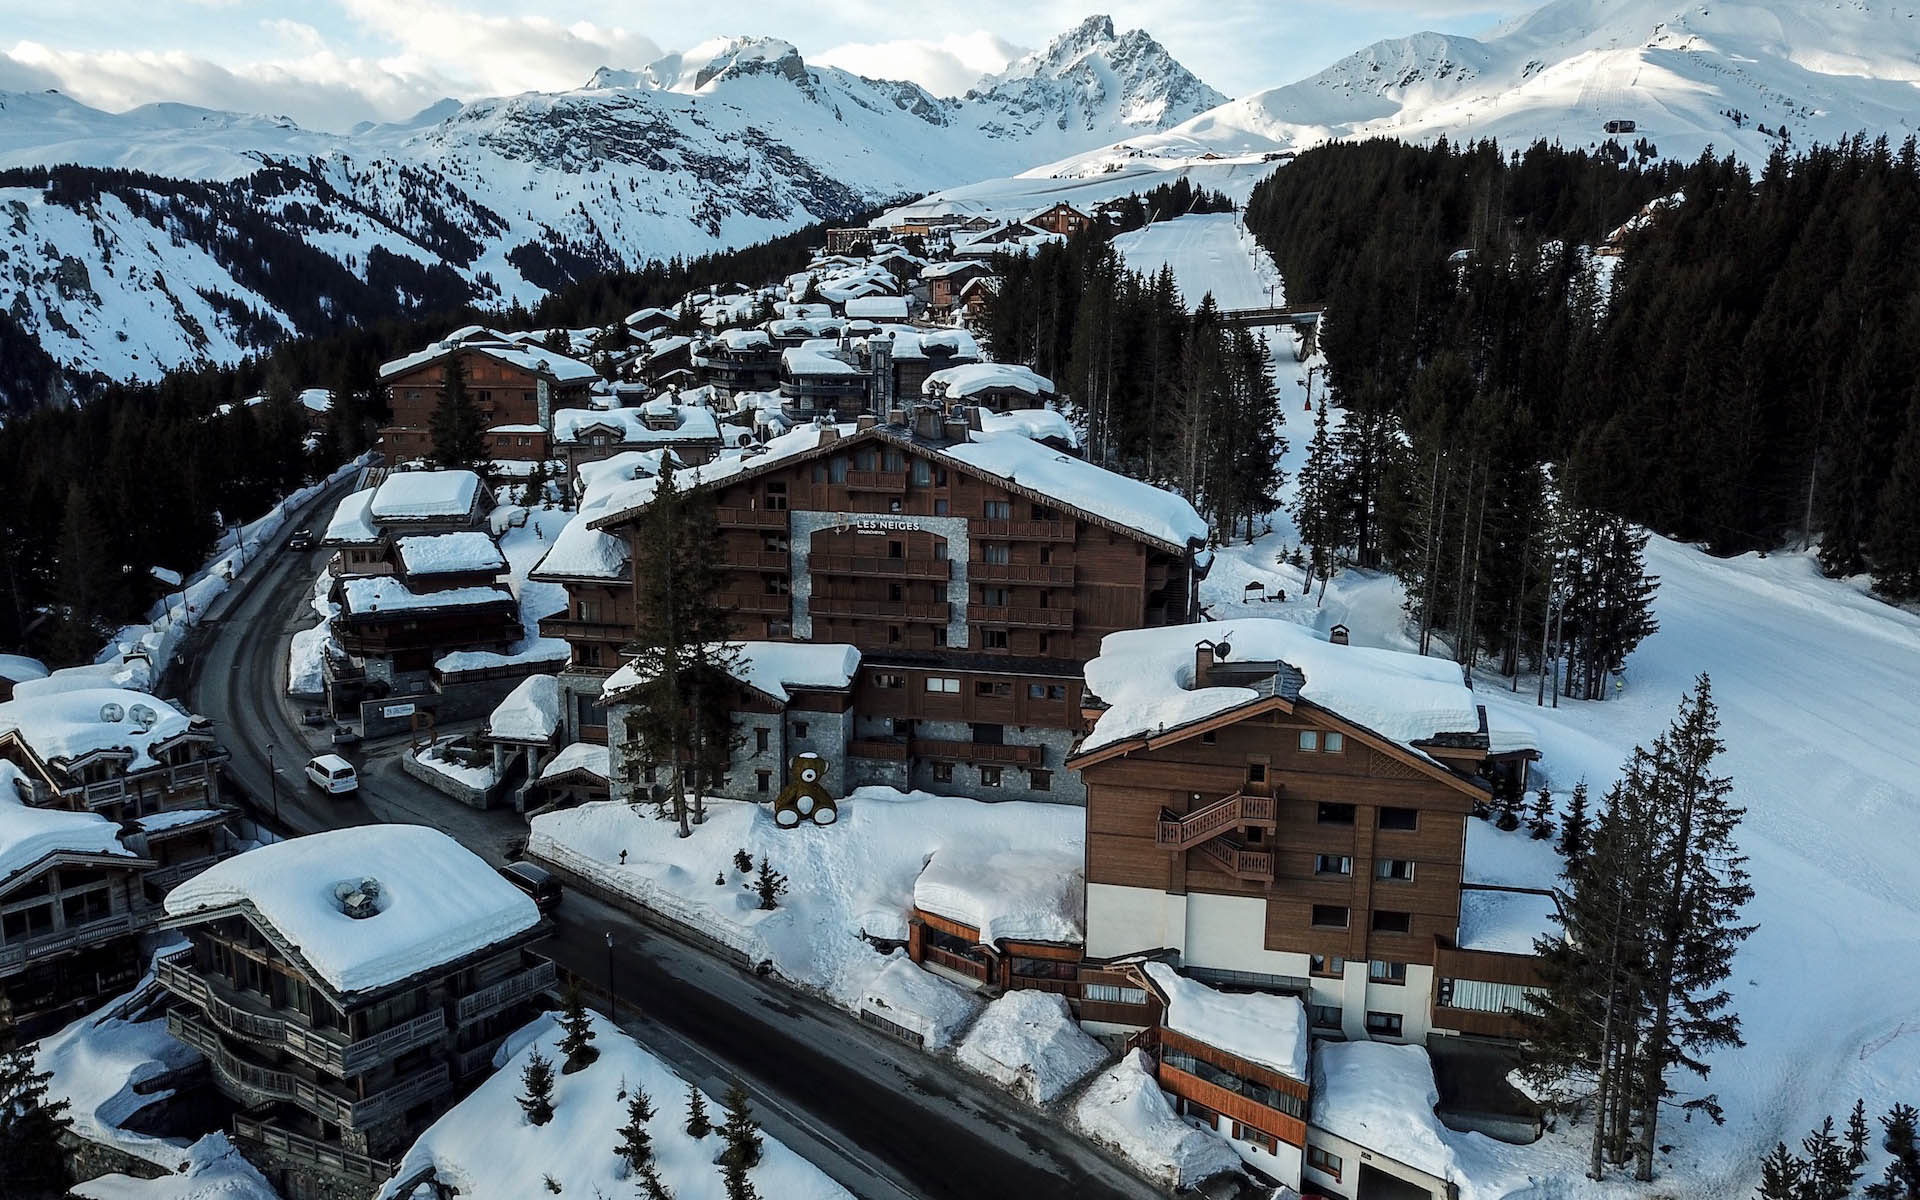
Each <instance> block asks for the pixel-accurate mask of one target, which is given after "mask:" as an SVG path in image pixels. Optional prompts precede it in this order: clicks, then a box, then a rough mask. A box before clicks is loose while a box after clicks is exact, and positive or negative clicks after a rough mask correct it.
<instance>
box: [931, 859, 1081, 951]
mask: <svg viewBox="0 0 1920 1200" xmlns="http://www.w3.org/2000/svg"><path fill="white" fill-rule="evenodd" d="M1083 862H1084V853H1083V847H1081V846H1078V845H1055V846H1047V847H1040V848H1033V849H1018V850H998V851H993V850H983V849H980V848H978V847H975V846H968V845H957V846H945V847H942V848H941V849H939V850H936V851H934V853H933V857H932V858H930V859H928V860H927V866H926V869H925V870H923V871H921V872H920V877H919V878H918V879H916V880H914V883H913V903H914V907H916V908H918V909H920V910H921V911H922V912H930V913H933V914H934V915H935V916H941V917H945V918H947V919H948V920H950V921H958V922H960V923H961V924H963V925H971V926H973V927H974V928H975V929H977V930H979V931H980V943H981V945H984V946H995V945H998V944H999V943H1000V942H1002V941H1015V942H1060V943H1064V944H1069V945H1078V944H1080V943H1081V942H1084V941H1085V940H1086V935H1087V925H1086V883H1085V879H1084V877H1083V875H1082V865H1083Z"/></svg>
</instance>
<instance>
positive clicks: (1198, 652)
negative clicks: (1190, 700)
mask: <svg viewBox="0 0 1920 1200" xmlns="http://www.w3.org/2000/svg"><path fill="white" fill-rule="evenodd" d="M1212 674H1213V643H1212V642H1201V643H1200V644H1199V645H1197V646H1195V647H1194V648H1193V686H1194V687H1195V688H1203V687H1206V686H1207V679H1208V677H1209V676H1211V675H1212Z"/></svg>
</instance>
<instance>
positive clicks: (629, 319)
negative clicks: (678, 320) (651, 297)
mask: <svg viewBox="0 0 1920 1200" xmlns="http://www.w3.org/2000/svg"><path fill="white" fill-rule="evenodd" d="M663 320H664V321H666V322H668V323H671V322H672V321H673V314H672V313H670V312H668V311H667V310H666V309H664V308H636V309H634V310H633V311H632V312H630V313H628V314H627V315H626V317H625V318H623V323H625V324H627V325H644V324H647V323H648V322H656V321H663Z"/></svg>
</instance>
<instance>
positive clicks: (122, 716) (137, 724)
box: [0, 687, 205, 771]
mask: <svg viewBox="0 0 1920 1200" xmlns="http://www.w3.org/2000/svg"><path fill="white" fill-rule="evenodd" d="M204 729H205V727H204V725H203V726H202V731H203V732H204ZM193 732H194V729H193V718H191V717H189V716H187V715H186V714H185V713H183V712H181V711H180V710H179V709H177V708H175V707H174V706H173V705H171V704H169V703H167V702H166V701H165V700H162V699H160V698H158V697H157V696H152V695H149V694H148V693H146V692H136V691H133V690H132V689H130V688H114V687H89V688H75V689H73V690H71V691H63V692H54V693H51V694H47V695H36V696H32V697H28V698H24V699H16V700H9V701H6V702H5V703H0V736H3V735H8V734H11V735H12V736H14V737H16V738H18V739H19V741H20V743H21V744H22V745H23V746H25V747H26V748H27V749H28V750H29V751H31V752H32V754H33V757H34V758H36V759H38V760H39V761H40V762H42V763H46V764H49V765H57V766H61V767H63V768H64V767H66V766H68V765H71V764H77V763H81V762H84V761H86V760H88V759H91V758H93V757H95V756H105V757H108V758H118V759H123V760H124V761H125V765H126V769H128V770H133V771H138V770H145V769H146V768H149V767H154V766H158V765H159V763H158V760H157V759H156V758H155V756H154V751H155V750H157V749H160V748H163V747H165V746H166V745H167V744H168V743H170V742H173V741H174V740H176V739H178V738H180V737H182V736H185V735H187V734H189V733H193Z"/></svg>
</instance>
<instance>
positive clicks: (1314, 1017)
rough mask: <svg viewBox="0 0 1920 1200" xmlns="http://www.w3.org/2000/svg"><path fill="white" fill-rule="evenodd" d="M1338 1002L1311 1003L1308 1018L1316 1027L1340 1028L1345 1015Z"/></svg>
mask: <svg viewBox="0 0 1920 1200" xmlns="http://www.w3.org/2000/svg"><path fill="white" fill-rule="evenodd" d="M1345 1015H1346V1014H1345V1013H1343V1012H1341V1011H1340V1006H1339V1005H1338V1004H1309V1005H1307V1019H1308V1020H1310V1021H1312V1022H1313V1027H1314V1028H1315V1029H1338V1028H1340V1026H1341V1023H1342V1021H1343V1019H1344V1017H1345Z"/></svg>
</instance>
